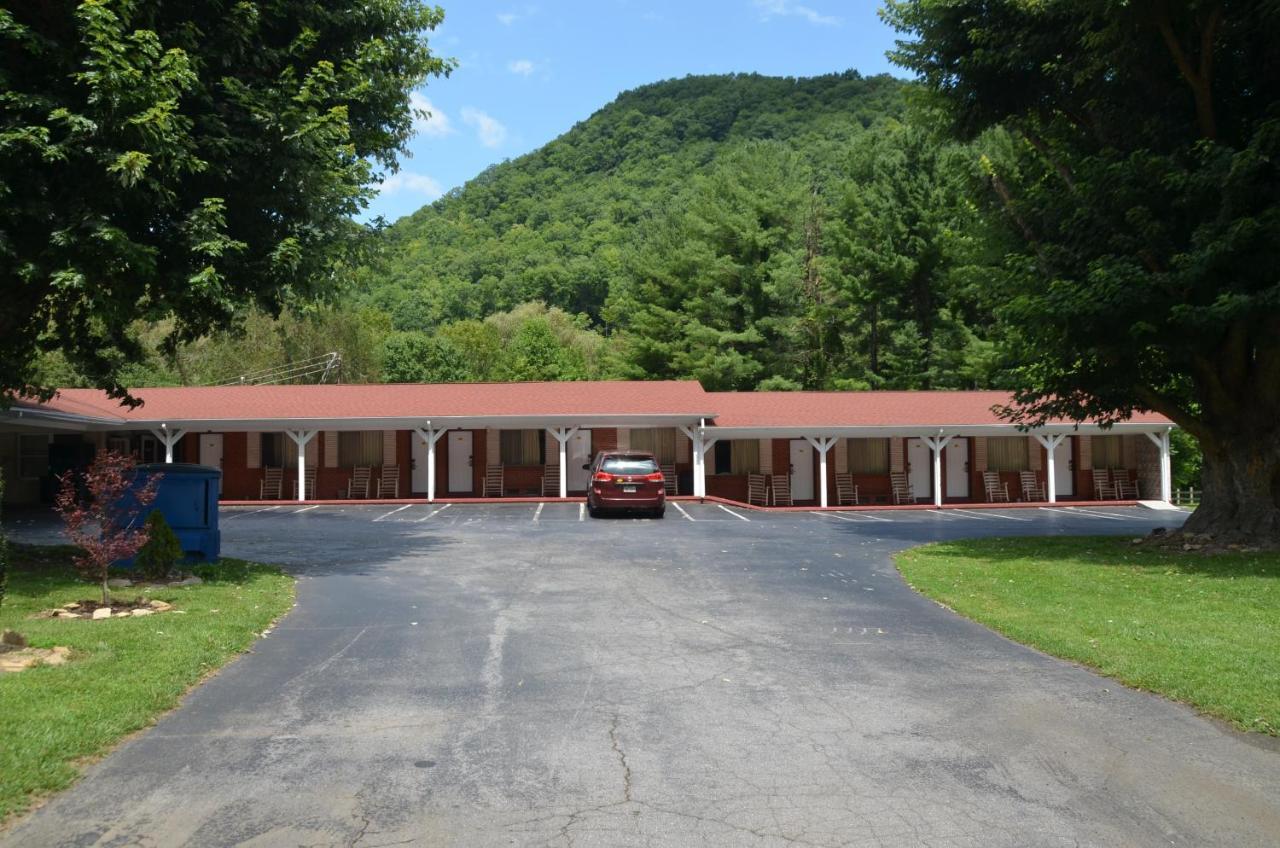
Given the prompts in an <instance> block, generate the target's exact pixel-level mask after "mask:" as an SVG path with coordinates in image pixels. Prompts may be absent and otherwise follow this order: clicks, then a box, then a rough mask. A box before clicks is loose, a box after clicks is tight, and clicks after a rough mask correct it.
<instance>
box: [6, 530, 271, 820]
mask: <svg viewBox="0 0 1280 848" xmlns="http://www.w3.org/2000/svg"><path fill="white" fill-rule="evenodd" d="M72 551H73V549H72V548H67V547H36V546H24V545H13V546H11V553H12V559H13V562H12V566H11V569H10V573H9V592H8V596H7V597H6V598H5V601H4V605H3V607H0V628H9V629H13V630H17V631H18V632H20V633H22V634H24V635H25V636H26V637H27V638H28V639H29V640H30V642H31V644H32V645H33V646H34V647H40V648H51V647H53V646H55V645H64V646H67V647H69V648H71V649H72V660H71V662H68V663H67V664H66V665H63V666H57V667H54V666H45V667H36V668H31V669H28V670H26V671H22V672H17V673H10V674H5V675H3V676H0V704H3V709H0V740H2V741H0V821H4V820H5V819H7V818H8V817H10V816H12V815H13V814H15V813H19V812H21V811H22V810H24V809H26V808H27V807H28V806H29V805H30V804H31V802H32V801H34V800H36V799H37V798H39V797H40V796H42V795H45V794H48V793H50V792H55V791H57V790H59V789H62V788H64V787H66V786H67V785H68V784H70V783H71V782H72V781H74V780H75V779H76V777H77V775H78V774H79V770H80V765H81V764H82V763H84V762H86V761H88V760H90V759H91V758H93V757H95V756H97V755H100V754H103V753H104V752H106V751H108V750H110V748H111V747H112V746H113V745H115V744H116V743H117V742H119V741H120V740H121V739H122V738H123V737H124V736H127V735H128V734H130V733H132V732H133V731H136V730H139V729H141V728H144V727H146V726H148V725H149V724H151V723H152V722H154V721H155V720H156V718H157V717H158V716H160V714H162V713H164V712H165V711H166V710H169V709H171V708H173V707H174V706H175V705H176V704H177V703H178V699H179V698H181V697H182V695H183V694H184V693H185V692H186V691H187V690H188V689H190V688H191V687H192V686H193V685H195V684H196V683H198V682H199V681H200V680H201V678H203V677H204V676H205V675H207V674H208V673H210V672H211V671H213V670H215V669H217V668H219V667H221V666H222V665H224V664H225V663H226V662H227V661H228V660H230V659H231V658H232V657H234V656H235V655H236V654H238V653H240V652H242V651H244V650H245V649H246V648H248V647H249V645H250V644H251V643H252V642H253V640H254V638H255V637H256V636H257V634H259V633H261V632H262V631H263V630H264V629H266V628H267V627H268V626H269V625H270V624H271V622H272V621H273V620H275V619H276V618H277V617H278V616H280V615H281V614H282V613H284V612H285V611H286V610H288V609H289V607H290V605H291V604H292V603H293V579H292V578H291V577H288V576H287V575H285V574H283V573H282V572H281V571H280V570H279V569H276V568H272V567H270V566H266V565H257V564H254V563H248V562H244V561H241V560H230V559H224V560H222V561H221V562H220V563H218V564H217V565H207V566H197V567H196V572H197V573H198V574H199V575H200V576H202V577H203V578H204V579H205V582H204V583H203V584H202V585H197V586H184V587H174V588H165V589H148V590H146V592H145V596H146V597H147V598H149V599H158V600H162V601H168V602H170V603H172V604H174V606H175V608H176V609H179V610H183V611H184V614H175V613H172V612H167V613H160V614H157V615H151V616H145V617H139V618H128V619H109V620H107V621H86V620H57V619H28V616H29V615H31V614H32V613H35V612H38V611H39V610H42V609H47V608H51V607H57V606H61V605H62V604H65V603H69V602H71V601H78V600H83V599H99V598H100V597H101V595H100V591H99V589H98V588H97V587H96V586H94V585H91V584H89V583H86V582H84V581H83V580H80V579H79V578H78V577H77V576H76V575H75V573H74V571H72V570H71V567H70V565H69V563H70V556H71V553H72ZM138 594H139V591H138V590H136V589H115V590H113V593H112V596H113V598H116V599H119V600H129V599H132V598H134V597H136V596H137V595H138Z"/></svg>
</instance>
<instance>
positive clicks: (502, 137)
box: [462, 106, 507, 147]
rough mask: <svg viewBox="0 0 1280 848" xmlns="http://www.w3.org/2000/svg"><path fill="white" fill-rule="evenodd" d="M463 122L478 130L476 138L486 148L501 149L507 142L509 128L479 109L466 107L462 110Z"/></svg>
mask: <svg viewBox="0 0 1280 848" xmlns="http://www.w3.org/2000/svg"><path fill="white" fill-rule="evenodd" d="M462 122H463V123H464V124H466V125H467V126H469V127H475V128H476V137H478V138H479V139H480V143H481V144H483V145H484V146H485V147H500V146H501V145H502V142H504V141H506V140H507V128H506V127H504V126H503V125H502V124H501V122H499V121H498V119H497V118H494V117H492V116H491V115H488V114H486V113H484V112H482V111H480V110H479V109H475V108H473V107H471V106H467V107H465V108H464V109H463V110H462Z"/></svg>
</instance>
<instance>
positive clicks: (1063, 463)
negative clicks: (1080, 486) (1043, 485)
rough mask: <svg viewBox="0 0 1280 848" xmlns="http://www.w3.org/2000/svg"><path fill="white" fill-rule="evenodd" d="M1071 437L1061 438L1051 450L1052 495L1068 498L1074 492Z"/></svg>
mask: <svg viewBox="0 0 1280 848" xmlns="http://www.w3.org/2000/svg"><path fill="white" fill-rule="evenodd" d="M1071 441H1072V440H1071V437H1070V436H1067V438H1065V439H1063V440H1062V444H1060V445H1058V446H1057V447H1056V448H1054V450H1053V493H1054V497H1059V498H1069V497H1071V496H1072V495H1074V494H1075V493H1076V481H1075V469H1074V467H1073V466H1074V465H1075V463H1073V462H1072V461H1071Z"/></svg>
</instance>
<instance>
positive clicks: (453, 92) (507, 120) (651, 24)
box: [368, 0, 902, 221]
mask: <svg viewBox="0 0 1280 848" xmlns="http://www.w3.org/2000/svg"><path fill="white" fill-rule="evenodd" d="M439 2H440V4H441V5H442V6H444V9H445V22H444V25H443V26H441V27H440V28H439V29H438V30H436V32H435V33H434V34H433V35H432V36H431V37H430V39H429V41H430V44H431V46H432V48H433V50H434V51H435V52H437V53H438V54H440V55H444V56H449V57H452V58H455V59H457V60H458V63H459V64H458V68H457V69H456V70H455V71H454V72H453V74H452V76H450V77H448V78H447V79H434V80H431V81H430V82H429V83H428V84H427V85H426V86H425V87H424V88H423V89H421V90H420V91H418V92H416V93H415V96H414V99H415V102H416V105H418V106H421V107H423V108H426V109H428V110H430V111H431V112H432V113H433V117H432V118H431V120H429V121H426V122H421V123H420V126H419V132H418V135H417V137H416V138H414V139H413V140H412V141H411V142H410V150H411V152H412V154H413V155H412V157H410V158H406V159H403V160H402V161H401V170H400V172H399V173H398V174H396V175H393V176H391V177H389V178H388V181H387V182H386V183H385V184H384V185H383V190H382V193H381V194H380V196H379V197H378V198H377V199H376V200H375V201H374V202H373V204H372V205H371V206H370V208H369V211H368V217H370V218H372V217H374V216H376V215H383V216H385V217H386V218H387V220H389V221H394V220H395V219H396V218H399V217H400V216H402V215H407V214H408V213H410V212H413V211H414V210H416V209H418V208H419V207H420V206H422V205H424V204H426V203H429V202H431V201H432V200H434V199H435V198H437V197H439V196H440V194H442V193H443V192H445V191H448V190H449V189H450V188H452V187H454V186H459V185H462V184H463V183H465V182H466V181H467V180H469V179H471V178H472V177H474V176H475V175H476V174H478V173H480V172H481V171H482V170H484V169H485V168H486V167H488V166H489V165H491V164H493V163H495V162H501V161H502V160H504V159H512V158H515V157H517V156H520V155H521V154H523V153H528V152H529V151H530V150H535V149H537V148H538V147H540V146H542V145H543V144H546V143H547V142H548V141H550V140H551V139H553V138H555V137H556V136H558V135H560V134H561V133H564V132H565V131H566V130H568V129H569V128H570V127H572V126H573V125H574V124H575V123H576V122H578V121H581V120H583V119H584V118H586V117H588V116H589V115H591V113H593V112H595V111H596V110H597V109H599V108H601V107H602V106H604V105H605V104H606V103H608V102H609V101H611V100H613V99H614V98H615V97H616V96H617V95H618V94H620V93H621V92H623V91H626V90H627V89H630V88H635V87H636V86H639V85H644V84H645V83H650V82H656V81H658V80H663V79H669V78H671V77H682V76H684V75H686V74H720V73H729V72H738V71H742V72H750V71H755V72H758V73H762V74H769V75H775V76H813V75H816V74H824V73H831V72H835V71H843V70H847V69H849V68H853V69H856V70H858V71H860V72H862V73H864V74H868V75H869V74H877V73H883V72H893V73H897V74H899V75H901V74H902V70H901V69H895V68H893V67H892V66H890V64H889V62H888V60H887V59H886V58H885V51H886V50H888V49H890V48H891V47H892V46H893V38H894V34H893V32H892V30H890V29H889V28H888V27H886V26H885V25H884V24H883V23H881V21H880V19H879V18H878V17H877V15H876V9H877V8H878V7H879V5H880V3H879V2H878V0H683V2H679V0H647V1H646V2H640V0H594V2H593V1H592V0H542V2H532V3H521V2H517V3H506V2H490V0H452V2H451V0H439Z"/></svg>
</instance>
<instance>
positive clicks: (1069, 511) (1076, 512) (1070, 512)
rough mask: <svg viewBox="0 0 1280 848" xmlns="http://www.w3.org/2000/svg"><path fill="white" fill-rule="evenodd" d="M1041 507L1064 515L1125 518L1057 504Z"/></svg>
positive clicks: (1110, 518) (1112, 518) (1118, 519)
mask: <svg viewBox="0 0 1280 848" xmlns="http://www.w3.org/2000/svg"><path fill="white" fill-rule="evenodd" d="M1040 509H1042V510H1044V511H1045V512H1060V513H1062V514H1063V515H1082V516H1085V517H1086V518H1106V519H1108V520H1110V521H1124V519H1123V518H1121V517H1120V516H1118V515H1099V514H1097V513H1093V512H1080V511H1079V510H1074V509H1062V508H1061V507H1056V506H1042V507H1040Z"/></svg>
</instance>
